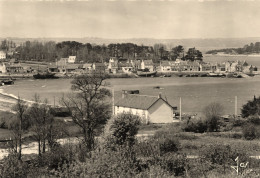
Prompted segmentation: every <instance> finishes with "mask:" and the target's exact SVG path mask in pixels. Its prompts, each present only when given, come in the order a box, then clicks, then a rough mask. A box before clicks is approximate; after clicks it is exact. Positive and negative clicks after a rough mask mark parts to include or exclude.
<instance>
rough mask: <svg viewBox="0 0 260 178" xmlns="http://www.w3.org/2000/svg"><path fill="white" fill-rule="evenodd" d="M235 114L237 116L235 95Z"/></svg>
mask: <svg viewBox="0 0 260 178" xmlns="http://www.w3.org/2000/svg"><path fill="white" fill-rule="evenodd" d="M235 116H237V96H235Z"/></svg>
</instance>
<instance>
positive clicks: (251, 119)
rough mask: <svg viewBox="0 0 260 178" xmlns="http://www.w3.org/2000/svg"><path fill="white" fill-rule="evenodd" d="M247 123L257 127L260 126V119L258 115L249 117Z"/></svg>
mask: <svg viewBox="0 0 260 178" xmlns="http://www.w3.org/2000/svg"><path fill="white" fill-rule="evenodd" d="M247 121H248V122H249V123H252V124H255V125H260V118H259V116H258V115H253V116H249V117H248V118H247Z"/></svg>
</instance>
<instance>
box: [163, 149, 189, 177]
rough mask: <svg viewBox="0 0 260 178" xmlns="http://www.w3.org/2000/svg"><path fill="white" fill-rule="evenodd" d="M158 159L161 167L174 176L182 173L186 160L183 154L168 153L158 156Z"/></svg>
mask: <svg viewBox="0 0 260 178" xmlns="http://www.w3.org/2000/svg"><path fill="white" fill-rule="evenodd" d="M159 160H160V161H159V164H160V165H161V167H162V168H163V169H165V170H166V171H168V172H170V173H171V174H173V175H174V176H181V175H184V173H185V168H186V162H187V160H186V156H185V155H183V154H172V153H169V154H165V155H163V156H162V157H160V159H159Z"/></svg>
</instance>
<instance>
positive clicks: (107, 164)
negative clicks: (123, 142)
mask: <svg viewBox="0 0 260 178" xmlns="http://www.w3.org/2000/svg"><path fill="white" fill-rule="evenodd" d="M91 155H92V156H91V158H89V159H87V160H86V162H84V163H78V162H74V163H72V164H69V165H67V164H63V166H61V167H60V168H59V170H58V171H55V174H56V176H58V177H134V176H135V175H136V174H138V173H139V172H140V170H141V168H140V165H139V162H138V161H137V160H136V157H135V154H134V152H133V151H132V150H131V149H127V148H126V147H120V146H118V147H117V150H112V149H103V148H98V149H96V150H94V151H93V152H92V153H91Z"/></svg>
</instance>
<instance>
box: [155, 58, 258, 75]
mask: <svg viewBox="0 0 260 178" xmlns="http://www.w3.org/2000/svg"><path fill="white" fill-rule="evenodd" d="M257 70H258V69H257V67H256V66H252V65H249V64H248V63H247V62H246V61H243V62H242V61H227V62H223V63H206V62H202V61H182V60H176V61H161V63H160V65H159V66H158V67H157V71H158V72H171V71H192V72H216V73H226V72H244V73H250V72H253V71H257Z"/></svg>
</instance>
